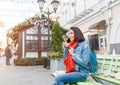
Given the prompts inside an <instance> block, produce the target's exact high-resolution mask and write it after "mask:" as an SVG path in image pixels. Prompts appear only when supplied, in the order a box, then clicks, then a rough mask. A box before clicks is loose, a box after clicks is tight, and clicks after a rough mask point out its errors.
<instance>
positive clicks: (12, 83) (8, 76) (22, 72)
mask: <svg viewBox="0 0 120 85" xmlns="http://www.w3.org/2000/svg"><path fill="white" fill-rule="evenodd" d="M53 82H54V77H53V76H51V71H50V70H47V69H45V68H43V66H40V65H39V66H15V65H14V64H13V59H11V65H6V64H5V57H0V85H53Z"/></svg>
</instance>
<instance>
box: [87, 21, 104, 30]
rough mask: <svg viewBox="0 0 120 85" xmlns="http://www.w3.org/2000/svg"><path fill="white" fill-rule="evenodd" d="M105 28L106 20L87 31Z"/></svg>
mask: <svg viewBox="0 0 120 85" xmlns="http://www.w3.org/2000/svg"><path fill="white" fill-rule="evenodd" d="M101 28H106V20H102V21H99V22H97V23H95V24H93V25H91V26H90V27H89V29H101Z"/></svg>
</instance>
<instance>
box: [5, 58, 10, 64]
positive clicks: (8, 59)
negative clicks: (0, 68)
mask: <svg viewBox="0 0 120 85" xmlns="http://www.w3.org/2000/svg"><path fill="white" fill-rule="evenodd" d="M6 64H7V65H8V64H10V57H6Z"/></svg>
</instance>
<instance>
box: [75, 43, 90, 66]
mask: <svg viewBox="0 0 120 85" xmlns="http://www.w3.org/2000/svg"><path fill="white" fill-rule="evenodd" d="M89 52H90V51H89V47H88V45H86V44H81V45H78V46H77V47H76V48H75V50H74V54H73V59H74V61H75V62H76V63H77V64H78V65H80V66H82V67H87V64H88V62H89V55H90V53H89Z"/></svg>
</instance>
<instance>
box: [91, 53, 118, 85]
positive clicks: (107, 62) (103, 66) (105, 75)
mask: <svg viewBox="0 0 120 85" xmlns="http://www.w3.org/2000/svg"><path fill="white" fill-rule="evenodd" d="M97 56H98V57H97V60H98V71H97V72H96V73H95V74H92V76H93V77H94V78H98V79H100V80H104V81H107V82H110V83H113V84H117V85H120V55H108V54H105V55H97Z"/></svg>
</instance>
